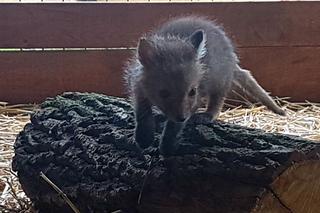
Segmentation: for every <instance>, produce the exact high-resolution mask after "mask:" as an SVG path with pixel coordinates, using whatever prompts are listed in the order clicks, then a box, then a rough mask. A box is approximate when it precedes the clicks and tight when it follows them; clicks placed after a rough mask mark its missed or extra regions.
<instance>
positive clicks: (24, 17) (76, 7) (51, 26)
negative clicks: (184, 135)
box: [0, 1, 320, 48]
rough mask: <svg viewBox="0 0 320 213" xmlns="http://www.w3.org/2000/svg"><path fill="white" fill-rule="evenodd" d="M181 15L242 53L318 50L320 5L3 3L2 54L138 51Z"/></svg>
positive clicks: (0, 24) (0, 23)
mask: <svg viewBox="0 0 320 213" xmlns="http://www.w3.org/2000/svg"><path fill="white" fill-rule="evenodd" d="M183 14H200V15H205V16H208V17H210V18H215V19H217V20H218V22H219V23H223V25H224V27H225V29H226V31H227V32H228V33H229V35H231V36H232V37H233V38H234V40H235V42H236V43H237V44H238V46H240V47H256V46H319V45H320V36H319V34H320V19H319V14H320V2H305V1H298V2H234V3H230V2H229V3H228V2H220V3H175V4H171V3H152V4H150V3H149V4H148V3H141V4H133V3H128V4H124V3H122V4H121V3H90V4H88V3H50V4H49V3H48V4H43V3H31V4H20V3H8V4H6V3H3V4H0V29H1V34H0V48H35V47H44V48H50V47H51V48H57V47H70V48H72V47H75V48H77V47H128V46H134V45H135V42H136V40H137V38H138V37H139V36H140V35H141V34H142V33H144V32H146V31H148V30H150V29H151V27H152V26H156V25H157V24H159V23H161V20H165V19H167V18H168V17H170V16H171V17H173V16H177V15H183Z"/></svg>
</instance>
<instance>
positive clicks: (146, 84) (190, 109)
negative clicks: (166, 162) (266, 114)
mask: <svg viewBox="0 0 320 213" xmlns="http://www.w3.org/2000/svg"><path fill="white" fill-rule="evenodd" d="M238 63H239V60H238V58H237V56H236V54H235V52H234V48H233V46H232V44H231V41H230V40H229V38H228V37H227V36H226V34H225V33H224V32H223V30H222V29H221V28H220V27H219V26H217V25H216V24H215V23H214V22H212V21H209V20H207V19H205V18H201V17H194V16H188V17H182V18H178V19H174V20H171V21H169V22H167V23H165V24H164V25H162V26H161V27H160V28H158V29H157V30H155V31H153V32H152V33H150V34H148V35H146V36H145V37H142V38H141V39H140V41H139V44H138V48H137V51H136V56H135V57H134V58H132V59H131V60H130V62H129V64H128V66H127V68H126V74H125V79H126V80H127V84H128V88H129V91H130V94H131V98H132V99H133V103H134V108H135V116H136V129H135V139H136V142H137V144H138V145H139V146H140V147H141V148H146V147H148V146H150V145H151V144H152V142H153V140H154V120H153V116H152V110H151V107H152V106H156V107H158V108H159V109H160V110H161V111H162V112H163V113H164V114H165V115H166V116H167V118H168V121H167V123H166V127H165V129H164V131H163V134H162V138H161V142H160V152H161V153H162V154H164V155H170V154H172V152H173V149H174V147H175V140H176V136H177V134H178V133H179V131H180V129H181V128H182V126H183V122H184V121H185V120H186V119H188V118H189V117H190V116H191V115H192V114H194V113H195V112H196V110H197V109H198V107H199V104H200V98H206V99H207V100H208V103H207V110H206V112H205V113H204V115H205V116H207V117H208V118H210V119H215V118H216V117H217V116H218V115H219V112H220V110H221V107H222V105H223V102H224V98H225V96H226V94H227V93H228V91H229V90H230V88H231V86H232V84H235V85H237V86H240V87H242V88H244V89H245V91H246V93H248V95H250V96H251V97H254V98H255V99H256V100H259V101H260V102H261V103H262V104H264V105H265V106H267V107H268V108H269V109H270V110H272V111H273V112H275V113H277V114H280V115H284V114H285V112H284V111H283V110H282V109H281V108H279V107H278V106H277V105H276V104H275V102H274V101H273V100H272V99H271V97H270V96H269V95H268V94H267V93H266V92H265V90H264V89H263V88H262V87H261V86H259V84H258V83H257V82H256V81H255V79H254V78H253V77H252V76H251V74H250V72H249V71H248V70H244V69H242V68H240V66H239V65H238ZM202 115H203V114H202Z"/></svg>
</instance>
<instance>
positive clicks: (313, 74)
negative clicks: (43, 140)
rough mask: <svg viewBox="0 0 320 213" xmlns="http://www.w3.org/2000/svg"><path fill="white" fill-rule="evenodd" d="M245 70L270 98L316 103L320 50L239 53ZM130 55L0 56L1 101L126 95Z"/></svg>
mask: <svg viewBox="0 0 320 213" xmlns="http://www.w3.org/2000/svg"><path fill="white" fill-rule="evenodd" d="M239 53H240V56H241V61H242V64H243V67H245V68H248V69H250V70H252V73H253V75H254V76H255V77H256V78H257V80H258V82H259V83H260V84H261V85H263V87H264V88H266V89H267V90H268V91H271V92H272V94H273V95H277V96H290V97H292V100H294V101H304V100H306V99H307V100H310V101H315V102H320V93H319V88H320V72H319V67H320V60H318V59H319V58H320V48H308V47H270V48H241V49H239ZM129 55H130V51H128V50H126V51H125V50H121V51H71V52H69V51H64V52H18V53H17V52H16V53H13V52H11V53H10V52H8V53H1V54H0V74H1V78H0V100H1V101H9V102H10V103H29V102H40V101H42V100H44V99H45V98H46V97H49V96H51V97H52V96H55V95H57V94H59V93H62V92H63V91H83V92H85V91H88V92H98V93H104V94H108V95H116V96H123V95H124V94H125V92H124V89H123V81H122V68H123V65H124V64H125V61H126V60H127V58H128V56H129Z"/></svg>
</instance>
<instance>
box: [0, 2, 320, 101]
mask: <svg viewBox="0 0 320 213" xmlns="http://www.w3.org/2000/svg"><path fill="white" fill-rule="evenodd" d="M185 14H198V15H205V16H208V17H210V18H212V19H216V20H217V22H218V23H222V24H223V26H224V28H225V30H226V31H227V33H228V34H229V35H230V36H231V37H232V38H233V40H234V41H235V44H236V46H237V47H238V52H239V55H240V58H241V64H242V65H243V66H244V67H246V68H248V69H250V70H252V72H253V74H254V76H255V77H256V78H257V80H258V81H259V82H260V83H261V84H262V85H263V86H264V87H265V88H266V89H267V90H268V91H271V92H272V94H273V95H277V96H290V97H292V100H294V101H303V100H305V99H307V100H310V101H317V102H320V92H318V90H319V89H320V70H319V67H320V66H319V65H320V19H319V14H320V2H300V1H299V2H237V3H176V4H170V3H161V4H160V3H159V4H158V3H157V4H156V3H151V4H148V3H143V4H133V3H130V4H119V3H116V4H113V3H89V4H88V3H33V4H21V3H10V4H9V3H8V4H0V29H1V33H0V48H79V47H86V48H93V47H96V48H101V47H105V48H118V47H132V46H135V43H136V41H137V39H138V38H139V36H140V35H141V34H142V33H144V32H146V31H148V30H150V29H152V27H153V26H156V25H157V24H158V23H161V22H162V21H164V20H166V19H167V18H169V17H174V16H179V15H185ZM129 55H130V51H129V50H112V51H111V50H105V51H54V52H53V51H48V52H46V51H45V52H34V51H28V52H1V51H0V75H1V77H0V100H1V101H9V102H11V103H26V102H40V101H42V100H43V99H44V98H46V97H48V96H54V95H56V94H59V93H61V92H63V91H90V92H101V93H105V94H110V95H121V96H123V95H124V94H125V93H124V88H123V86H122V85H123V82H122V67H123V65H124V63H125V61H126V60H127V58H128V56H129Z"/></svg>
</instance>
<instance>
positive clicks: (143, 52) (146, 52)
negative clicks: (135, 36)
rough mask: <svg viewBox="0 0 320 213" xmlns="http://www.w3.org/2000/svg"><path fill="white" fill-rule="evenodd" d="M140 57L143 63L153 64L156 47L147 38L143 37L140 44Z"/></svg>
mask: <svg viewBox="0 0 320 213" xmlns="http://www.w3.org/2000/svg"><path fill="white" fill-rule="evenodd" d="M138 57H139V61H140V62H141V63H142V64H143V65H151V61H152V58H153V57H154V47H153V45H152V43H151V42H150V41H148V40H147V39H146V38H141V39H140V41H139V44H138Z"/></svg>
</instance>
